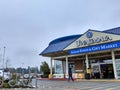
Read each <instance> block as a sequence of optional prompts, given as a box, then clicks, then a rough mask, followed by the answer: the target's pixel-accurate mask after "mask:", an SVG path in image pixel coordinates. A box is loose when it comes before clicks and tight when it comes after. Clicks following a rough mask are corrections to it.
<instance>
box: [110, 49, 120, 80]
mask: <svg viewBox="0 0 120 90" xmlns="http://www.w3.org/2000/svg"><path fill="white" fill-rule="evenodd" d="M111 54H112V62H113V69H114V77H115V79H118V78H117V72H116V65H115V53H114V51H113V50H112V51H111Z"/></svg>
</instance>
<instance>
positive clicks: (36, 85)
mask: <svg viewBox="0 0 120 90" xmlns="http://www.w3.org/2000/svg"><path fill="white" fill-rule="evenodd" d="M35 88H37V78H36V79H35Z"/></svg>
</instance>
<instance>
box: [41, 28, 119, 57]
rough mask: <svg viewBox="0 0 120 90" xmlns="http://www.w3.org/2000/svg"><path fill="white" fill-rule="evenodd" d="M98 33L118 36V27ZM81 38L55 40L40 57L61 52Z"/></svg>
mask: <svg viewBox="0 0 120 90" xmlns="http://www.w3.org/2000/svg"><path fill="white" fill-rule="evenodd" d="M100 32H105V33H110V34H116V35H120V27H117V28H113V29H109V30H104V31H100ZM81 36H82V34H79V35H71V36H66V37H61V38H57V39H55V40H53V41H51V42H50V43H49V46H48V47H47V48H46V49H45V50H44V51H43V52H42V53H41V54H40V55H45V54H49V53H54V52H59V51H63V50H64V48H66V47H67V46H68V45H70V44H71V43H72V42H74V41H75V40H76V39H77V38H79V37H81Z"/></svg>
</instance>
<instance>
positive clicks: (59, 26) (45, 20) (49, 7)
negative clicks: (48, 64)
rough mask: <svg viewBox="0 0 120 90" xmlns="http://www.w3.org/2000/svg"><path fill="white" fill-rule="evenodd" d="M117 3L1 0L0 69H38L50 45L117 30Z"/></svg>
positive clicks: (108, 0) (117, 0) (119, 1)
mask: <svg viewBox="0 0 120 90" xmlns="http://www.w3.org/2000/svg"><path fill="white" fill-rule="evenodd" d="M119 4H120V0H0V66H2V57H1V56H2V55H3V47H4V46H6V53H5V57H6V58H5V60H8V61H9V66H10V67H20V66H22V63H24V64H23V66H24V67H27V66H29V65H30V66H39V65H40V64H41V61H44V60H48V61H49V58H45V57H42V56H39V55H38V54H39V53H40V52H42V51H43V50H44V49H45V48H46V47H47V46H48V44H49V42H50V41H52V40H54V39H56V38H59V37H63V36H68V35H74V34H81V33H84V32H85V31H87V30H88V29H94V30H100V31H102V30H106V29H110V28H115V27H119V26H120V5H119Z"/></svg>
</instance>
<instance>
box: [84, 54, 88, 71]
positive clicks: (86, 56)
mask: <svg viewBox="0 0 120 90" xmlns="http://www.w3.org/2000/svg"><path fill="white" fill-rule="evenodd" d="M85 58H86V61H85V62H86V71H87V69H88V68H89V61H88V54H86V55H85Z"/></svg>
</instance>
